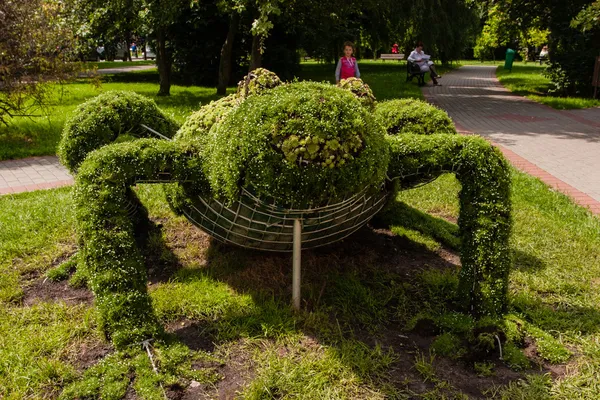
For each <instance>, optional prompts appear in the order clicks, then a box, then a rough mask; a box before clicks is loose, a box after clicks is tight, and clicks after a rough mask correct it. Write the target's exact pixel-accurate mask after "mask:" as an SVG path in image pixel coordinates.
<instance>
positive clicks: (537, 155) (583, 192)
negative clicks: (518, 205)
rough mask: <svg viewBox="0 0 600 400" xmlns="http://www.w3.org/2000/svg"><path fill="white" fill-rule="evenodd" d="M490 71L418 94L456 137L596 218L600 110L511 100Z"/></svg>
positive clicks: (460, 74) (461, 74) (460, 75)
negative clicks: (485, 148) (475, 139)
mask: <svg viewBox="0 0 600 400" xmlns="http://www.w3.org/2000/svg"><path fill="white" fill-rule="evenodd" d="M495 70H496V67H493V66H465V67H462V68H459V69H458V70H456V71H453V72H451V73H449V74H446V75H444V77H443V78H442V79H441V81H440V83H442V86H427V87H424V88H423V94H424V95H425V97H426V98H427V100H428V101H430V102H431V103H433V104H436V105H437V106H439V107H441V108H443V109H445V110H446V111H447V112H448V114H450V116H451V117H452V119H453V120H454V122H455V124H456V126H457V128H458V130H459V131H462V132H465V133H476V134H478V135H481V136H483V137H485V138H487V139H489V140H491V141H492V142H493V143H495V144H496V145H498V147H499V148H500V149H501V150H502V151H503V152H504V154H505V155H506V156H507V158H508V159H509V160H511V162H513V164H514V165H515V166H517V167H518V168H520V169H522V170H524V171H526V172H528V173H530V174H532V175H534V176H537V177H539V178H540V179H542V180H543V181H544V182H546V183H547V184H549V185H551V186H553V187H555V188H557V189H559V190H561V191H563V192H565V193H566V194H568V195H570V196H571V197H573V199H574V200H575V201H577V202H578V203H579V204H581V205H584V206H586V207H589V208H590V210H592V211H593V212H595V213H599V214H600V108H592V109H586V110H570V111H559V110H554V109H552V108H550V107H547V106H544V105H541V104H538V103H535V102H533V101H531V100H529V99H527V98H525V97H521V96H516V95H513V94H512V93H510V92H509V91H508V90H507V89H505V88H504V87H503V86H502V85H501V84H500V82H499V81H498V80H497V79H496V76H495Z"/></svg>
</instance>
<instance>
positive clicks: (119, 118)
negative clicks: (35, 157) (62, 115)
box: [58, 91, 178, 172]
mask: <svg viewBox="0 0 600 400" xmlns="http://www.w3.org/2000/svg"><path fill="white" fill-rule="evenodd" d="M141 124H144V125H147V126H149V127H151V128H152V129H154V130H156V131H158V132H160V133H162V134H163V135H167V136H173V134H175V132H176V131H177V128H178V124H177V123H176V122H175V121H174V120H173V119H172V118H171V117H169V116H168V115H166V114H165V113H164V112H163V111H162V110H160V109H159V108H158V106H157V105H156V103H155V102H154V101H152V100H150V99H148V98H146V97H144V96H141V95H139V94H137V93H134V92H124V91H110V92H106V93H102V94H100V95H98V96H96V97H94V98H93V99H91V100H88V101H86V102H85V103H83V104H81V105H80V106H79V107H77V109H76V110H75V111H74V113H73V116H72V117H71V118H69V119H68V120H67V122H66V123H65V127H64V129H63V134H62V138H61V141H60V144H59V146H58V155H59V157H60V161H61V162H62V163H63V165H65V166H66V167H67V168H68V169H69V171H71V172H75V171H77V168H78V167H79V165H80V164H81V163H82V162H83V160H84V159H85V157H86V156H87V154H88V153H89V152H91V151H92V150H95V149H98V148H100V147H102V146H105V145H107V144H110V143H112V142H114V141H115V139H117V137H118V136H119V135H120V134H125V133H129V134H132V135H135V136H141V137H144V136H151V135H152V134H151V133H149V132H148V131H147V130H146V129H144V128H143V127H142V126H141Z"/></svg>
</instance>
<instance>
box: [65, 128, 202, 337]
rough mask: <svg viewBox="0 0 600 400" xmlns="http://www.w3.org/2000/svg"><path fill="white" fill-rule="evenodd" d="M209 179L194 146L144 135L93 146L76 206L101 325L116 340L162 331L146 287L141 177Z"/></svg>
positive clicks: (78, 182) (192, 181)
mask: <svg viewBox="0 0 600 400" xmlns="http://www.w3.org/2000/svg"><path fill="white" fill-rule="evenodd" d="M171 181H179V182H189V184H190V185H192V186H195V185H196V184H197V185H200V186H202V185H203V184H205V180H204V178H203V174H202V172H201V169H200V166H199V162H198V159H197V158H196V157H195V151H194V149H193V148H191V146H190V145H182V144H177V143H175V142H168V141H162V140H152V139H140V140H138V141H134V142H127V143H121V144H113V145H109V146H105V147H103V148H102V149H100V150H98V151H95V152H93V153H92V154H90V156H89V157H87V158H86V160H85V162H84V163H83V164H82V165H81V167H80V169H79V174H78V175H77V178H76V184H75V191H74V192H75V204H76V215H77V223H78V232H79V235H80V245H81V250H80V251H81V259H80V261H82V262H83V266H84V268H85V269H86V272H87V275H88V276H89V282H90V286H91V289H92V290H93V292H94V294H95V296H96V306H97V308H98V311H99V314H100V327H101V329H102V330H103V331H104V332H105V333H106V335H107V337H108V338H110V339H111V340H112V341H113V343H114V344H115V346H117V347H122V346H124V345H126V344H130V343H134V342H139V341H141V340H144V339H147V338H149V337H154V336H156V335H158V334H160V332H161V330H162V329H161V327H160V324H159V323H158V321H157V319H156V317H155V315H154V312H153V310H152V302H151V299H150V297H149V295H148V292H147V287H146V281H147V276H146V268H145V266H144V260H143V257H142V254H141V252H140V249H139V248H138V246H137V244H136V227H138V228H139V227H140V226H141V225H143V223H144V221H145V220H146V218H145V213H143V212H142V213H140V212H132V209H131V206H132V202H133V205H134V206H135V205H136V204H135V203H136V202H137V199H136V198H132V193H131V190H130V187H131V186H132V185H134V184H135V183H136V182H171Z"/></svg>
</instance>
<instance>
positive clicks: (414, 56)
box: [408, 49, 431, 66]
mask: <svg viewBox="0 0 600 400" xmlns="http://www.w3.org/2000/svg"><path fill="white" fill-rule="evenodd" d="M430 58H431V56H430V55H427V54H425V53H423V52H422V51H421V52H420V53H419V52H418V51H417V50H416V49H415V50H413V51H412V53H410V56H408V59H409V60H410V61H412V62H414V63H416V64H417V65H419V66H421V65H423V64H425V63H426V62H427V61H428V60H429V59H430ZM419 59H420V61H417V60H419Z"/></svg>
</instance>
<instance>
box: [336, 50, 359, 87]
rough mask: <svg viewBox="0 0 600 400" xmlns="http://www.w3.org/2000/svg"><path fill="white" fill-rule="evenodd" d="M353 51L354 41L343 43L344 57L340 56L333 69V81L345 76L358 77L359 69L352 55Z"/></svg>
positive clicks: (338, 81) (345, 77) (338, 80)
mask: <svg viewBox="0 0 600 400" xmlns="http://www.w3.org/2000/svg"><path fill="white" fill-rule="evenodd" d="M353 53H354V43H352V42H346V43H344V57H342V58H340V60H339V61H338V64H337V67H336V69H335V83H340V80H342V79H347V78H360V71H359V70H358V64H357V63H356V58H354V57H352V54H353Z"/></svg>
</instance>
